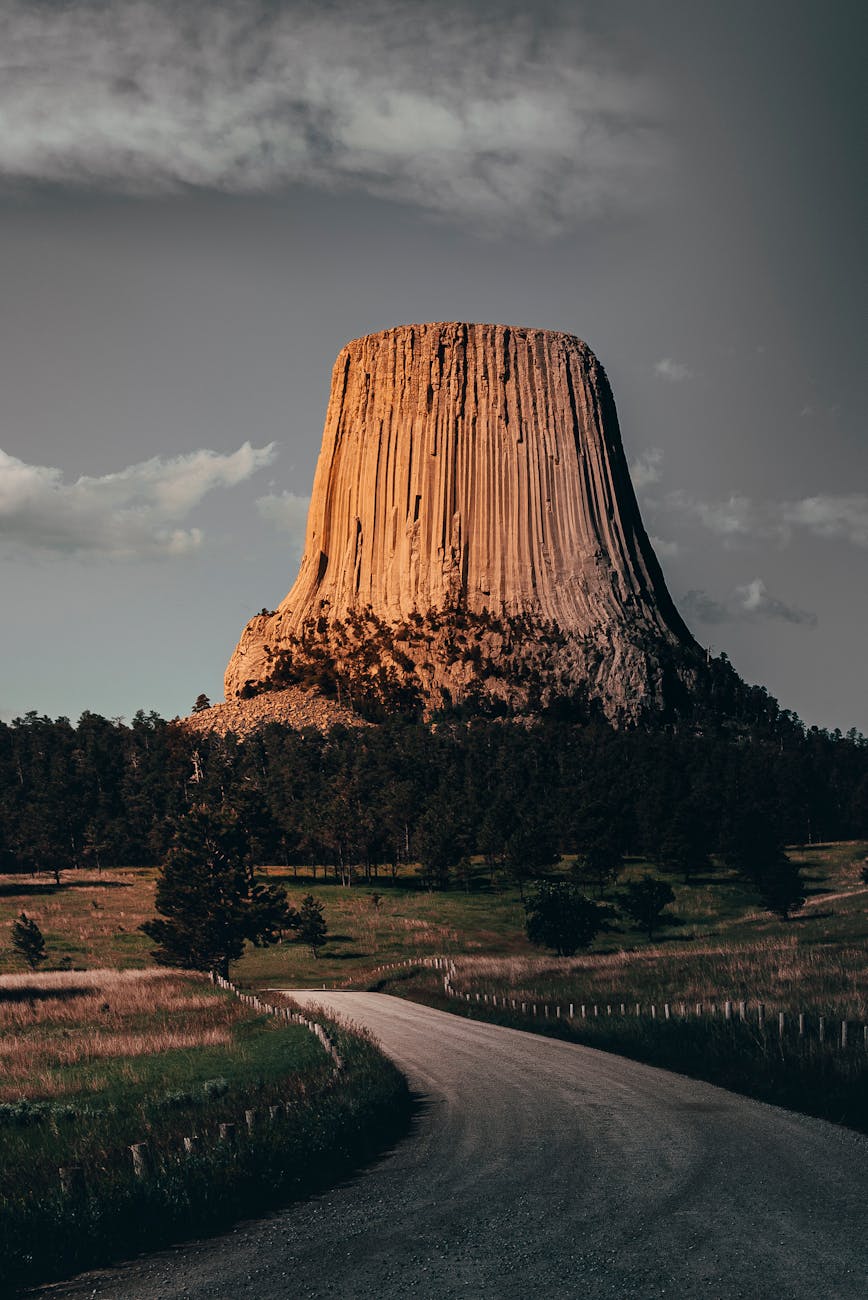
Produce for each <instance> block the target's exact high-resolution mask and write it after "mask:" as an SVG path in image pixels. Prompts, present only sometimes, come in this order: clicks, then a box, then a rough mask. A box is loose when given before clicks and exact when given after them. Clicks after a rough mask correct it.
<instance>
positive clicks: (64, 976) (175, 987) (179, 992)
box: [0, 970, 245, 1101]
mask: <svg viewBox="0 0 868 1300" xmlns="http://www.w3.org/2000/svg"><path fill="white" fill-rule="evenodd" d="M244 1014H245V1011H244V1008H243V1006H242V1005H241V1004H240V1003H239V1002H237V1001H236V1000H235V999H234V998H231V997H227V996H226V995H224V994H222V993H221V992H220V991H219V990H217V989H212V988H211V986H210V985H209V984H207V983H206V982H205V981H204V980H203V979H202V978H201V977H200V976H195V975H190V974H186V973H181V972H178V971H164V970H144V971H112V970H94V971H57V972H46V973H45V974H34V975H5V976H0V1101H10V1100H15V1099H17V1098H19V1097H21V1096H22V1095H31V1096H33V1095H39V1096H43V1097H44V1096H52V1097H57V1096H61V1095H63V1093H64V1092H66V1091H68V1090H69V1089H70V1087H78V1086H81V1080H80V1078H78V1077H77V1078H76V1079H75V1080H73V1081H71V1080H70V1079H69V1078H67V1077H65V1076H64V1071H66V1070H69V1068H70V1067H87V1066H89V1065H92V1064H94V1063H95V1062H98V1061H100V1060H105V1061H108V1060H117V1059H119V1058H130V1059H132V1058H135V1057H141V1056H153V1055H156V1054H159V1053H161V1052H170V1051H177V1050H186V1049H190V1048H198V1047H210V1046H218V1045H221V1044H225V1043H227V1042H228V1041H229V1040H230V1038H231V1034H232V1025H233V1024H234V1022H235V1021H236V1020H238V1019H240V1018H241V1017H243V1015H244Z"/></svg>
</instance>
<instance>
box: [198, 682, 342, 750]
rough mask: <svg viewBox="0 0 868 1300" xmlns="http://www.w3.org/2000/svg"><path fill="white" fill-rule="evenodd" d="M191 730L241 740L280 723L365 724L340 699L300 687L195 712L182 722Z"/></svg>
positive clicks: (299, 728) (324, 727) (297, 727)
mask: <svg viewBox="0 0 868 1300" xmlns="http://www.w3.org/2000/svg"><path fill="white" fill-rule="evenodd" d="M181 721H182V722H183V725H184V727H185V728H186V729H187V730H189V731H198V732H202V733H205V732H209V731H216V732H217V733H218V734H219V735H221V736H225V735H226V733H227V732H229V731H231V732H234V734H235V735H236V736H238V737H240V738H243V737H244V736H250V735H252V734H253V733H254V732H255V731H261V730H262V728H263V727H267V726H268V725H269V723H272V722H278V723H280V724H281V725H282V726H285V727H293V728H294V729H295V730H296V731H303V730H304V729H305V727H314V728H315V729H316V730H317V731H330V730H331V729H332V727H337V726H342V727H360V726H365V725H366V724H365V723H364V721H363V720H362V719H361V718H360V717H359V716H358V714H357V713H353V712H352V710H351V709H348V708H345V707H344V706H343V705H341V704H339V703H338V701H337V700H330V699H324V698H323V697H322V696H321V695H317V694H314V693H312V692H310V691H305V690H302V689H301V688H300V687H298V686H291V687H288V688H287V689H286V690H282V691H267V692H266V693H265V694H263V695H256V696H254V697H253V698H252V699H246V700H239V699H234V700H227V701H226V703H225V704H212V705H211V707H210V709H202V710H201V712H200V713H192V714H191V715H190V716H189V717H188V718H183V719H181Z"/></svg>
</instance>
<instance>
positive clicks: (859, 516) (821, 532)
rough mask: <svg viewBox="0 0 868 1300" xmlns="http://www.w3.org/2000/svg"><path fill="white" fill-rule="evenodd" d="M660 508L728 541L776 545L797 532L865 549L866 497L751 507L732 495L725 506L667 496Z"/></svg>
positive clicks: (813, 498)
mask: <svg viewBox="0 0 868 1300" xmlns="http://www.w3.org/2000/svg"><path fill="white" fill-rule="evenodd" d="M664 504H665V507H666V508H668V509H670V510H673V511H678V512H680V513H682V514H686V515H690V516H692V517H694V518H695V519H698V520H699V522H700V523H701V524H702V525H703V526H704V527H705V528H707V529H708V531H709V532H711V533H714V534H715V535H716V536H717V537H722V538H724V539H725V540H728V541H738V540H750V539H765V540H770V541H776V542H778V543H779V544H781V545H786V544H787V543H788V542H790V541H791V540H792V538H793V536H794V535H795V534H797V533H799V532H805V533H810V534H813V536H815V537H823V538H826V539H828V540H838V541H845V542H849V543H850V544H851V545H853V546H859V547H866V548H868V494H866V493H859V492H854V493H852V494H849V495H832V494H826V495H820V496H811V497H802V498H801V499H800V500H795V501H757V500H755V499H753V498H751V497H748V496H742V495H740V494H737V493H736V494H734V495H732V496H731V497H729V498H728V499H727V500H725V501H701V500H697V499H696V498H694V497H691V496H689V495H688V494H686V493H684V492H670V493H668V494H667V496H666V498H665V502H664Z"/></svg>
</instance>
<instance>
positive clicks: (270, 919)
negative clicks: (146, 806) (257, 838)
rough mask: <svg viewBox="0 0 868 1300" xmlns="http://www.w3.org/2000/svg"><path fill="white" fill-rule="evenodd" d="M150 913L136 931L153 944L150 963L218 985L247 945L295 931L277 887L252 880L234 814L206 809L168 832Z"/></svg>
mask: <svg viewBox="0 0 868 1300" xmlns="http://www.w3.org/2000/svg"><path fill="white" fill-rule="evenodd" d="M156 907H157V911H158V912H159V913H160V917H159V918H157V919H155V920H153V921H146V922H145V923H144V925H142V927H141V929H142V930H143V931H144V933H145V934H146V935H148V937H149V938H151V939H153V940H154V941H155V943H156V944H157V947H156V948H155V949H154V952H153V956H154V958H155V960H156V961H158V962H159V963H160V964H161V965H164V966H179V967H182V968H184V969H186V970H202V971H210V970H214V971H217V972H218V974H220V975H223V976H224V977H226V976H228V973H229V963H230V962H231V961H236V960H237V959H238V958H239V957H240V956H241V954H242V953H243V951H244V945H245V943H246V942H250V943H252V944H254V946H255V947H257V948H260V947H265V946H267V945H269V944H273V943H277V942H278V940H279V939H280V938H281V935H282V933H283V931H284V930H286V929H294V928H296V927H297V924H298V913H297V912H295V910H294V909H293V908H291V907H290V906H289V905H288V903H287V898H286V890H285V889H284V888H283V886H282V885H263V884H261V883H260V882H258V881H257V880H256V878H255V876H254V872H253V866H252V862H251V855H250V836H249V834H248V832H247V830H246V828H245V826H244V824H243V821H242V818H241V817H240V815H239V814H238V812H236V811H235V810H233V809H231V808H227V807H220V808H216V809H212V808H209V807H208V806H206V805H205V804H199V805H197V806H196V807H193V808H191V809H190V810H189V812H188V813H187V814H186V815H185V816H183V817H181V818H179V819H178V820H177V822H176V824H175V829H174V834H173V836H172V841H171V844H170V847H169V850H168V853H167V854H166V858H165V861H164V862H163V865H162V867H161V868H160V874H159V876H158V879H157V893H156Z"/></svg>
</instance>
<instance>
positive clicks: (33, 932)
mask: <svg viewBox="0 0 868 1300" xmlns="http://www.w3.org/2000/svg"><path fill="white" fill-rule="evenodd" d="M12 947H13V948H14V949H15V951H16V952H17V953H18V955H19V957H23V958H24V960H25V961H26V962H27V965H28V966H29V967H30V969H31V970H36V967H37V966H38V965H39V964H40V963H41V962H44V961H45V960H46V957H47V956H48V954H47V953H46V951H45V940H44V939H43V937H42V931H41V930H40V928H39V926H38V925H37V924H36V922H35V921H34V920H32V919H31V918H30V917H29V916H27V914H26V913H25V912H22V913H21V915H20V916H19V918H18V920H17V921H13V922H12Z"/></svg>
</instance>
